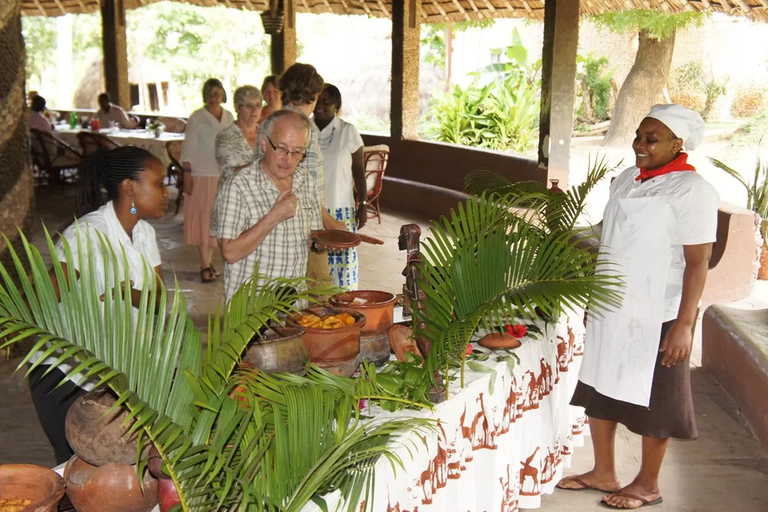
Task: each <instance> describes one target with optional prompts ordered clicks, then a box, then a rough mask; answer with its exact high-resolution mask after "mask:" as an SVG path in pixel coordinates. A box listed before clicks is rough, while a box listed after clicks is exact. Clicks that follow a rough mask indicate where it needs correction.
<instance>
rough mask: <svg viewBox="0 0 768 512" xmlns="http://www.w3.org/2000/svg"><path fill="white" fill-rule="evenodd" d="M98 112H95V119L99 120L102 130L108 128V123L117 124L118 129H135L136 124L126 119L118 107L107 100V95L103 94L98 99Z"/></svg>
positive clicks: (123, 111) (126, 115)
mask: <svg viewBox="0 0 768 512" xmlns="http://www.w3.org/2000/svg"><path fill="white" fill-rule="evenodd" d="M98 102H99V110H98V112H96V119H98V120H99V123H100V124H101V127H102V128H109V123H110V122H114V123H117V126H118V127H120V128H136V123H135V122H134V121H133V119H131V118H130V117H128V114H126V113H125V110H123V109H122V108H121V107H120V106H119V105H115V104H114V103H112V101H111V100H110V99H109V94H107V93H105V92H103V93H101V94H99V97H98Z"/></svg>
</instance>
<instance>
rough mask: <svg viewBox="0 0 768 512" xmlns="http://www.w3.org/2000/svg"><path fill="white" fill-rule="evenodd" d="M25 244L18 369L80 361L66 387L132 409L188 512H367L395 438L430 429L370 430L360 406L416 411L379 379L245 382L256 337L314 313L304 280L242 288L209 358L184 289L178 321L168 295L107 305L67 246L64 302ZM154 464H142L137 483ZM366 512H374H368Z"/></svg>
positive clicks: (216, 330)
mask: <svg viewBox="0 0 768 512" xmlns="http://www.w3.org/2000/svg"><path fill="white" fill-rule="evenodd" d="M45 235H46V239H47V244H48V248H49V251H50V253H51V254H52V255H54V254H55V252H54V246H53V242H52V241H51V238H50V236H49V235H48V233H47V232H46V233H45ZM78 238H79V237H78ZM21 241H22V245H23V253H22V254H17V253H16V252H15V251H14V249H13V247H12V246H11V244H8V248H9V251H10V255H11V257H12V259H13V262H14V268H13V269H6V268H5V267H3V266H2V265H0V281H1V282H0V325H1V326H2V334H0V336H2V338H4V339H5V340H6V341H5V342H4V343H3V344H2V347H6V346H10V345H13V344H15V343H17V342H19V341H21V340H23V339H25V338H29V337H33V338H34V339H36V341H35V343H34V347H33V348H32V349H31V350H30V352H29V355H28V356H27V357H26V358H25V359H24V360H23V361H22V363H21V365H23V364H25V363H26V362H27V361H28V360H29V357H30V356H31V354H33V353H34V352H35V351H37V350H41V349H42V350H45V351H46V352H49V351H50V352H52V351H53V350H62V351H63V352H64V354H65V356H73V357H76V358H77V359H78V360H80V362H81V363H80V365H79V366H78V367H76V368H74V369H72V371H70V372H69V373H68V374H67V378H70V377H72V376H73V375H74V374H75V373H78V372H82V373H85V374H87V375H90V376H95V377H97V378H99V380H100V385H106V386H109V388H111V389H112V390H113V391H114V392H115V393H116V394H117V396H118V397H119V398H118V401H117V403H116V405H115V407H118V406H120V405H123V406H125V407H127V408H128V409H129V411H130V414H129V418H128V420H134V423H133V426H132V427H131V429H130V430H129V431H128V433H127V434H126V435H131V434H133V433H134V432H137V433H138V434H139V443H140V445H139V450H138V452H139V453H141V452H142V448H143V447H144V446H146V445H147V444H148V443H152V444H153V445H154V448H156V450H157V452H158V453H159V456H160V457H161V458H162V471H163V472H164V473H165V474H166V475H167V477H168V478H170V480H171V481H172V482H173V487H174V488H175V490H176V491H177V493H178V498H179V506H180V508H181V509H182V510H185V511H186V510H200V511H209V510H225V509H226V510H234V509H238V510H269V511H272V510H275V511H276V510H284V511H298V510H300V509H301V508H302V507H303V506H304V505H305V504H306V503H307V502H308V501H309V500H316V501H318V502H321V501H322V495H323V494H325V493H328V492H332V491H339V492H340V493H341V495H342V496H343V497H344V498H345V501H346V503H348V506H349V510H357V507H358V504H359V503H360V497H361V496H363V495H364V494H365V495H367V493H368V490H369V489H370V486H371V484H372V481H373V474H372V470H373V466H374V462H375V461H376V460H377V458H378V457H379V456H381V455H384V456H387V457H390V458H392V461H393V463H395V464H401V463H402V462H401V461H400V460H398V459H396V458H393V457H392V452H391V447H392V443H393V442H394V441H393V434H397V433H400V432H403V431H406V430H413V429H416V430H420V429H422V428H427V427H428V424H427V423H425V422H423V421H418V420H416V421H415V420H414V419H413V418H409V419H408V420H407V421H399V420H394V421H369V422H363V421H361V418H360V416H359V409H358V402H359V400H361V399H364V398H372V399H380V400H385V401H386V400H392V401H399V402H407V400H406V399H403V398H401V397H395V396H392V395H390V394H389V393H388V392H387V391H386V389H385V388H384V387H382V386H381V385H380V384H379V383H378V382H377V380H376V375H375V371H374V370H373V369H372V366H364V367H363V369H362V371H361V377H359V378H358V379H354V380H353V379H344V378H339V377H335V376H333V375H330V374H328V373H327V372H323V371H321V370H319V369H317V368H313V367H310V368H309V369H308V373H307V376H306V377H299V376H295V375H291V374H282V375H274V376H270V375H267V374H265V373H262V372H258V371H257V372H254V371H246V370H241V369H237V368H238V366H237V365H238V362H239V360H240V356H241V354H242V353H243V350H244V349H245V347H246V345H247V344H248V342H249V340H251V338H252V337H253V335H254V334H255V333H257V332H258V331H259V330H261V329H263V328H264V327H266V326H267V324H268V323H269V322H274V321H278V322H279V321H280V320H281V318H282V315H285V314H289V313H293V312H294V311H295V310H296V308H295V306H294V305H293V304H295V303H296V302H297V301H312V300H313V296H312V295H311V294H310V293H309V291H307V290H306V288H307V287H306V283H305V282H304V280H302V279H278V280H270V281H268V282H267V283H266V284H264V285H263V286H261V287H257V286H256V284H255V283H256V279H253V280H251V281H249V282H248V283H246V284H245V285H243V287H242V288H241V289H240V290H239V291H238V292H237V294H236V295H235V296H234V297H233V299H232V300H231V301H230V302H229V303H228V304H227V305H226V306H225V307H224V308H223V309H222V310H221V311H220V312H218V311H217V314H216V315H214V316H213V317H211V318H209V322H208V342H207V346H206V347H205V349H203V345H202V343H201V337H200V333H199V332H198V330H197V328H195V326H194V325H193V324H192V321H191V319H190V317H189V316H188V314H187V306H186V303H185V300H184V295H183V294H182V293H181V291H180V290H179V288H178V284H176V285H175V286H174V293H173V298H172V300H171V301H170V302H171V304H170V310H169V311H168V312H167V313H166V306H167V305H168V302H169V299H168V296H167V293H166V290H165V287H164V286H163V285H162V284H160V285H158V286H153V287H150V288H145V289H144V290H143V291H142V294H141V300H140V302H139V304H131V296H130V289H129V288H128V287H126V289H125V291H124V293H122V292H117V293H115V294H114V296H113V295H112V294H110V293H106V294H103V295H100V293H99V292H98V291H97V290H98V286H97V281H96V279H95V278H94V277H93V276H95V275H96V272H95V265H96V263H95V262H94V261H91V259H89V257H88V255H89V254H92V251H90V250H88V249H89V248H90V244H91V243H92V242H91V241H90V240H89V241H88V242H87V243H88V246H87V247H78V254H79V256H78V261H77V263H78V265H75V260H74V257H73V255H72V251H71V250H70V247H69V246H68V245H67V244H66V242H65V243H64V252H65V259H66V264H67V268H69V269H72V268H78V269H79V271H80V272H79V273H77V272H69V273H68V274H66V275H65V273H64V272H63V271H62V265H61V263H59V261H58V258H56V257H53V258H52V259H53V269H52V272H53V274H54V275H55V276H56V280H57V283H58V290H59V293H58V296H57V293H56V288H54V283H53V281H52V279H51V278H50V277H49V271H48V269H47V267H46V264H45V262H44V260H43V257H42V256H41V254H40V252H39V251H38V249H37V248H36V247H35V246H33V245H32V244H30V243H29V242H28V240H27V239H26V237H25V236H24V234H23V233H22V234H21ZM78 243H82V242H78ZM100 244H101V245H102V254H112V258H107V257H105V258H104V261H103V266H104V269H105V276H104V279H105V283H106V289H116V290H119V289H120V287H119V286H116V285H117V284H118V283H122V282H129V280H130V275H129V274H128V270H127V269H128V268H129V267H128V265H127V263H125V262H124V263H125V264H124V265H123V268H124V269H126V270H125V271H124V273H123V274H121V275H118V271H117V265H116V263H114V262H115V261H117V260H116V258H117V256H116V255H115V254H116V253H115V251H114V250H113V249H112V248H111V247H110V245H109V243H107V241H106V240H104V239H101V240H100ZM22 259H25V260H26V261H27V262H28V263H27V264H26V265H25V264H23V263H22ZM147 271H151V269H148V270H147ZM11 272H14V273H15V274H17V275H18V280H19V281H18V282H19V283H20V284H19V285H16V284H14V281H13V279H12V277H11ZM255 275H256V274H255V272H254V277H255ZM146 281H147V282H151V281H152V280H146ZM156 303H159V308H158V311H160V312H161V313H159V314H157V316H155V304H156ZM218 313H221V314H218ZM65 356H62V359H61V360H63V359H64V357H65ZM411 405H417V404H411ZM147 462H148V461H147V460H141V461H139V464H138V472H139V474H143V471H144V468H145V467H146V465H147ZM366 507H368V508H369V509H370V508H372V507H373V504H372V503H371V502H370V500H366Z"/></svg>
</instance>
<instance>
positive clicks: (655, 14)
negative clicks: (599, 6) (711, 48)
mask: <svg viewBox="0 0 768 512" xmlns="http://www.w3.org/2000/svg"><path fill="white" fill-rule="evenodd" d="M707 16H709V13H708V12H698V11H685V12H680V13H676V14H667V13H665V12H663V11H661V10H656V9H627V10H624V11H606V12H602V13H600V14H596V15H594V16H593V17H592V19H594V20H595V22H596V23H597V24H598V25H600V26H604V27H606V28H608V29H610V30H612V31H613V32H616V33H619V34H624V33H627V32H635V31H639V30H646V31H647V32H648V34H649V35H650V36H651V37H652V38H653V39H666V38H668V37H669V36H671V35H672V34H674V32H675V31H676V30H678V29H682V28H686V27H690V26H697V27H699V26H701V25H702V24H703V23H704V20H705V19H706V18H707Z"/></svg>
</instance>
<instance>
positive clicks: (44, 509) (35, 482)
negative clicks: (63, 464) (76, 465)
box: [0, 464, 64, 512]
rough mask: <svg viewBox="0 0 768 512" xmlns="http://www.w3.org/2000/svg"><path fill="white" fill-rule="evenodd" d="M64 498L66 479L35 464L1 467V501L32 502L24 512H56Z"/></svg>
mask: <svg viewBox="0 0 768 512" xmlns="http://www.w3.org/2000/svg"><path fill="white" fill-rule="evenodd" d="M62 496H64V479H63V478H61V477H60V476H59V475H57V474H56V472H55V471H53V470H51V469H48V468H45V467H43V466H35V465H33V464H2V465H0V502H2V501H1V500H30V501H31V503H30V504H29V505H28V506H27V508H25V509H23V510H24V512H55V511H56V506H57V504H58V503H59V500H60V499H61V497H62Z"/></svg>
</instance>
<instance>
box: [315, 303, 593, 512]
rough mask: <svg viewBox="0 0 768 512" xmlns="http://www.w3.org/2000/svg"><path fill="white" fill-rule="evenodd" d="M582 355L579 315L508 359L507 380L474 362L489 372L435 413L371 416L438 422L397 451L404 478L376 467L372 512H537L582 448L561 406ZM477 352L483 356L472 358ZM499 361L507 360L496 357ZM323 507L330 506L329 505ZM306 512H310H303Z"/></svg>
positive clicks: (575, 419) (577, 419)
mask: <svg viewBox="0 0 768 512" xmlns="http://www.w3.org/2000/svg"><path fill="white" fill-rule="evenodd" d="M583 349H584V327H583V324H582V319H581V315H578V314H574V315H571V318H565V317H564V318H563V321H562V322H560V323H559V324H556V325H550V326H549V327H548V328H547V329H546V330H545V331H544V333H543V334H542V335H541V336H540V337H539V339H538V340H529V339H526V340H524V342H523V345H522V346H521V347H520V348H518V349H516V350H515V353H516V354H517V355H518V357H519V358H520V364H518V365H516V366H515V368H514V371H513V372H512V375H510V374H509V371H508V367H507V364H506V362H496V361H494V357H493V356H491V358H489V359H488V360H487V361H484V362H482V363H481V364H484V365H485V366H487V367H489V368H493V369H494V370H495V371H496V378H495V382H494V385H493V386H492V388H491V389H489V386H490V383H491V380H492V377H491V375H490V374H489V373H477V372H472V371H469V369H467V373H466V375H465V379H466V382H467V384H466V386H465V388H464V389H460V388H459V383H458V382H454V383H452V384H451V387H450V389H451V393H452V396H451V397H450V399H449V400H447V401H445V402H443V403H440V404H437V405H436V406H435V410H434V412H430V411H420V412H417V411H400V412H397V413H386V412H376V411H374V412H373V413H374V415H375V416H377V417H378V416H381V417H400V418H402V417H407V416H409V415H410V416H418V417H428V418H433V419H435V420H437V421H438V429H437V432H436V433H435V434H433V435H427V436H426V437H425V438H423V439H418V438H417V439H411V440H410V442H413V443H415V444H416V445H418V446H419V448H420V449H419V450H418V452H416V451H414V450H413V449H412V446H413V445H411V453H413V457H412V456H411V453H409V451H408V446H409V445H408V443H407V442H406V443H405V444H404V445H403V446H402V447H400V448H399V449H398V450H397V452H396V453H397V454H398V455H399V456H400V457H401V459H402V460H403V463H404V466H405V469H404V470H403V469H400V468H397V469H396V470H395V473H393V471H392V467H391V466H390V463H389V462H388V461H387V460H385V459H383V458H382V460H380V461H379V462H378V463H377V466H376V488H375V496H374V500H375V501H374V505H375V506H374V509H375V510H381V511H384V510H386V511H388V512H394V511H398V512H405V511H415V510H416V509H418V510H419V512H426V511H436V510H441V511H451V512H455V511H462V512H463V511H472V512H483V511H497V510H501V511H514V510H517V509H518V508H538V507H539V506H540V504H541V495H542V494H549V493H552V491H553V490H554V488H555V484H556V483H557V482H558V481H559V479H560V478H561V476H562V473H563V469H565V468H566V467H568V466H570V456H571V454H572V453H573V448H574V447H576V446H581V445H582V444H583V442H584V440H583V436H582V433H583V430H584V420H585V416H584V410H583V409H582V408H579V407H573V406H571V405H569V402H570V399H571V396H572V394H573V390H574V388H575V387H576V382H577V380H578V370H579V366H580V364H581V356H582V354H583ZM479 350H485V349H479ZM496 353H497V354H505V352H503V351H499V352H496ZM328 498H329V500H328V502H329V505H330V504H331V502H332V501H333V499H330V498H331V497H330V496H329V497H328ZM309 508H314V507H313V506H310V507H308V509H309Z"/></svg>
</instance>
